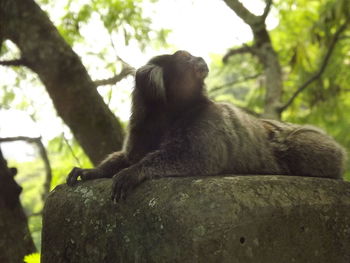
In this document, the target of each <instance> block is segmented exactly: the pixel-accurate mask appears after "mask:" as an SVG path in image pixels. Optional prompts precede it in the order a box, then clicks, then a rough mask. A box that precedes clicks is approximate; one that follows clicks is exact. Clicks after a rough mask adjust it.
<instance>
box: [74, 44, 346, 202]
mask: <svg viewBox="0 0 350 263" xmlns="http://www.w3.org/2000/svg"><path fill="white" fill-rule="evenodd" d="M208 73H209V68H208V66H207V64H206V62H205V61H204V60H203V58H201V57H196V56H193V55H191V54H190V53H189V52H187V51H183V50H180V51H177V52H175V53H173V54H166V55H160V56H156V57H154V58H152V59H151V60H150V61H149V62H148V63H147V64H146V65H144V66H142V67H141V68H139V69H138V70H137V71H136V74H135V86H134V89H133V91H132V108H131V112H132V113H131V117H130V122H129V127H128V135H127V138H126V140H125V142H124V145H123V149H122V150H121V151H119V152H115V153H112V154H111V155H109V156H108V157H107V158H106V159H105V160H104V161H102V163H101V164H100V165H98V166H97V167H96V168H93V169H82V168H77V167H75V168H73V170H72V171H71V172H70V173H69V175H68V176H67V184H68V185H74V184H76V183H77V181H78V178H80V179H81V180H91V179H96V178H104V177H106V178H112V179H113V184H112V195H111V197H112V200H114V201H117V202H118V201H119V200H125V198H126V197H127V196H128V195H129V194H130V192H131V191H132V190H133V189H134V188H135V187H136V186H138V185H139V184H141V183H142V182H144V181H145V180H149V179H153V178H162V177H185V176H217V175H220V174H236V175H248V174H256V175H302V176H311V177H324V178H325V177H327V178H334V179H341V175H342V173H343V170H344V160H345V157H346V154H345V151H344V150H343V148H342V147H341V146H340V145H339V144H337V143H336V142H335V140H333V139H332V138H331V137H330V136H328V135H327V134H325V133H324V132H323V131H321V130H319V129H317V128H313V127H311V126H310V127H309V126H300V125H296V124H289V123H283V122H279V121H274V120H266V119H259V118H256V117H254V116H252V115H250V114H248V113H246V112H244V111H242V110H241V109H239V108H238V107H235V106H233V105H230V104H227V103H218V102H214V101H212V100H210V99H209V98H208V96H207V93H206V88H205V84H204V80H205V78H206V77H207V75H208Z"/></svg>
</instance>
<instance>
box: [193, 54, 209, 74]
mask: <svg viewBox="0 0 350 263" xmlns="http://www.w3.org/2000/svg"><path fill="white" fill-rule="evenodd" d="M195 69H196V71H197V72H198V73H199V74H200V76H201V77H203V78H205V77H206V76H207V75H208V73H209V68H208V65H207V63H205V61H204V59H203V58H201V57H196V58H195Z"/></svg>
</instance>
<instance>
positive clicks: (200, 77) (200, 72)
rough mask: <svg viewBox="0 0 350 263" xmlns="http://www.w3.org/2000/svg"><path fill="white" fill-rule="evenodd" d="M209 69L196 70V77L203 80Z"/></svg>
mask: <svg viewBox="0 0 350 263" xmlns="http://www.w3.org/2000/svg"><path fill="white" fill-rule="evenodd" d="M208 73H209V71H197V77H198V78H199V79H202V80H204V79H205V78H206V77H207V76H208Z"/></svg>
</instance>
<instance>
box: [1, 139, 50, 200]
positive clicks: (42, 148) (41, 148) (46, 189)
mask: <svg viewBox="0 0 350 263" xmlns="http://www.w3.org/2000/svg"><path fill="white" fill-rule="evenodd" d="M15 141H25V142H28V143H35V144H36V145H37V147H38V148H39V154H40V156H41V159H42V160H43V162H44V166H45V173H46V177H45V182H44V193H43V195H42V200H43V201H45V199H46V196H47V195H48V194H49V192H50V187H51V181H52V169H51V164H50V160H49V157H48V155H47V151H46V149H45V146H44V144H43V142H42V140H41V137H37V138H32V137H25V136H17V137H5V138H0V143H2V142H15Z"/></svg>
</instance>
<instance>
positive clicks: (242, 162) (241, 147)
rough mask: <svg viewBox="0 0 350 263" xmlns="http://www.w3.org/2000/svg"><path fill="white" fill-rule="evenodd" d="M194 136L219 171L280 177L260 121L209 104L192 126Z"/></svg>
mask: <svg viewBox="0 0 350 263" xmlns="http://www.w3.org/2000/svg"><path fill="white" fill-rule="evenodd" d="M192 132H195V133H196V134H195V135H193V136H194V137H197V138H201V137H206V138H207V139H205V140H204V142H203V141H201V142H200V143H202V144H203V143H205V145H203V146H201V148H203V149H202V150H205V151H208V153H209V154H210V156H211V157H210V158H212V159H214V160H216V161H217V162H218V163H220V164H221V167H222V171H220V172H225V173H234V174H281V173H284V171H283V170H282V169H281V168H280V166H279V164H278V163H277V161H276V158H275V156H274V152H273V148H272V146H271V144H270V143H269V141H268V134H267V132H266V129H265V128H264V127H263V125H262V123H261V121H260V120H259V119H257V118H255V117H253V116H251V115H249V114H247V113H245V112H243V111H242V110H240V109H238V108H237V107H234V106H232V105H229V104H225V103H214V102H213V103H211V104H210V105H209V106H208V107H207V108H206V109H205V110H204V111H203V112H202V113H201V114H200V115H199V117H198V120H197V121H195V122H194V123H193V127H192Z"/></svg>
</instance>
